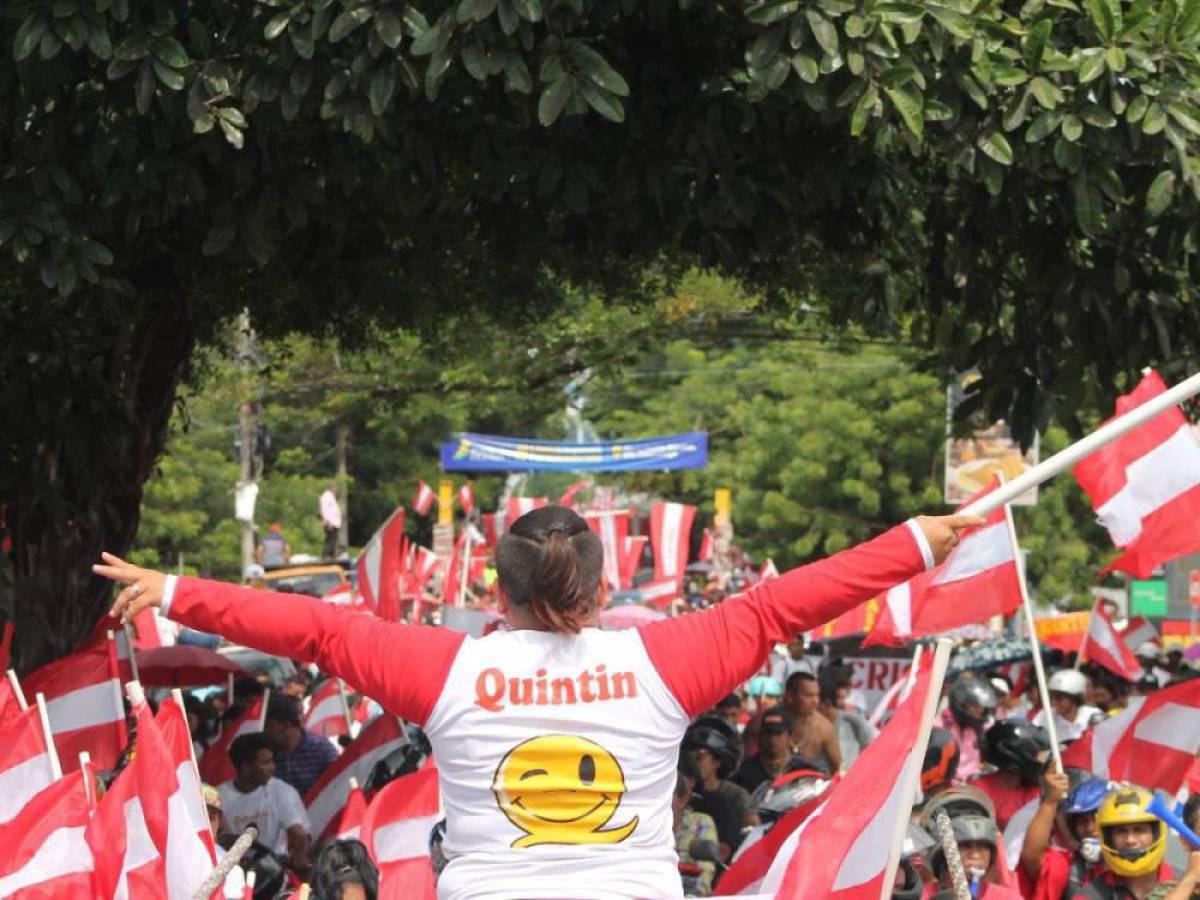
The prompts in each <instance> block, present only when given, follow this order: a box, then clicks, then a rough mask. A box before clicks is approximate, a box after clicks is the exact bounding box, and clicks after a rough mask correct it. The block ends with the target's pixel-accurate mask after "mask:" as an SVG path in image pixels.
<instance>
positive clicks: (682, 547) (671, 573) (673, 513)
mask: <svg viewBox="0 0 1200 900" xmlns="http://www.w3.org/2000/svg"><path fill="white" fill-rule="evenodd" d="M695 518H696V507H694V506H688V505H687V504H684V503H665V502H664V501H662V500H656V501H655V502H654V504H653V505H652V506H651V507H650V546H651V548H652V549H653V550H654V578H655V579H656V580H662V579H664V578H682V577H683V570H684V569H685V568H686V567H687V561H688V545H689V543H690V541H691V536H692V520H693V519H695Z"/></svg>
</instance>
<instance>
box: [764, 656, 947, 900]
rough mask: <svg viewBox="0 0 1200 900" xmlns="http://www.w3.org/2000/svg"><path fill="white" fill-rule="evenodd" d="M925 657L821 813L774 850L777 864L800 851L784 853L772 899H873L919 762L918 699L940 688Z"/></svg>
mask: <svg viewBox="0 0 1200 900" xmlns="http://www.w3.org/2000/svg"><path fill="white" fill-rule="evenodd" d="M933 657H934V654H932V653H927V654H925V655H924V658H923V659H922V660H921V664H920V667H919V669H918V671H917V677H916V680H915V681H914V683H913V687H912V691H911V692H910V693H909V695H908V698H907V699H905V700H904V702H903V703H901V704H900V706H899V708H898V709H897V710H896V714H895V715H894V716H892V718H891V720H890V721H889V722H888V724H887V725H886V726H884V728H883V730H882V731H881V732H880V733H879V736H878V737H876V738H875V740H873V741H872V742H871V743H870V744H868V745H867V748H866V749H865V750H864V751H863V752H862V755H860V756H859V757H858V759H857V760H855V761H854V765H852V766H851V767H850V770H849V771H848V772H846V774H845V775H844V776H843V777H842V780H841V781H840V782H839V783H838V785H837V786H836V787H835V788H834V789H833V790H831V791H829V792H828V793H827V794H826V798H827V800H826V802H825V803H824V804H823V805H822V807H821V808H820V809H819V810H817V811H816V812H814V813H813V814H812V815H811V816H810V817H809V818H808V820H807V821H806V822H805V823H804V824H803V826H802V827H801V828H799V829H797V830H796V831H795V832H793V834H792V836H791V838H789V840H788V841H787V844H786V845H785V847H784V848H782V849H781V850H780V856H781V857H782V856H783V855H784V853H785V852H788V851H789V849H790V846H791V845H798V846H802V848H803V849H802V851H801V852H799V853H791V854H790V858H789V859H788V862H787V868H786V871H785V872H784V874H783V878H782V885H780V886H779V889H778V893H777V894H776V897H777V898H779V900H799V898H802V897H822V898H829V900H835V898H836V900H860V898H861V900H868V898H869V900H878V898H879V896H880V894H881V893H882V891H883V887H884V883H885V880H886V878H887V875H888V872H887V868H888V865H887V864H888V856H889V853H890V849H891V846H892V840H893V837H894V835H895V834H896V831H897V828H898V826H899V825H900V824H901V823H906V822H907V821H908V818H909V814H910V813H911V812H912V799H913V798H912V797H911V796H908V795H907V794H906V790H907V789H909V788H915V786H916V779H915V777H910V776H915V775H918V774H919V772H920V770H921V763H922V762H923V761H924V756H925V744H926V742H927V740H928V734H927V733H923V732H922V726H923V724H924V723H923V722H922V716H923V712H924V709H925V699H926V697H927V695H928V694H929V692H930V691H931V690H934V691H940V688H941V686H940V684H939V685H934V684H933V681H934V679H933ZM938 680H939V681H940V680H941V679H940V677H939V679H938ZM927 730H928V729H927V728H926V732H927ZM775 872H777V870H776V869H774V868H773V869H772V872H770V873H768V876H767V879H766V881H765V882H764V885H763V887H764V888H767V887H773V885H771V881H772V877H771V876H772V874H774V873H775Z"/></svg>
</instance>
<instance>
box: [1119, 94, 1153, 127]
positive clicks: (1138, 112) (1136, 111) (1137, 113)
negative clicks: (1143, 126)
mask: <svg viewBox="0 0 1200 900" xmlns="http://www.w3.org/2000/svg"><path fill="white" fill-rule="evenodd" d="M1149 105H1150V98H1149V97H1147V96H1146V95H1145V94H1138V95H1137V96H1136V97H1134V98H1133V101H1132V102H1131V103H1130V104H1129V106H1127V107H1125V121H1126V122H1128V123H1129V124H1130V125H1134V124H1136V123H1137V122H1140V121H1141V118H1142V116H1144V115H1145V114H1146V107H1148V106H1149Z"/></svg>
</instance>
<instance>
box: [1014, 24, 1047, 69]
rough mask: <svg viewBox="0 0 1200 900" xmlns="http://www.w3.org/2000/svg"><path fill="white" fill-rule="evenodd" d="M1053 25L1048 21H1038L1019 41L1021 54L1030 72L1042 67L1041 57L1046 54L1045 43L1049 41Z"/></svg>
mask: <svg viewBox="0 0 1200 900" xmlns="http://www.w3.org/2000/svg"><path fill="white" fill-rule="evenodd" d="M1052 27H1053V25H1052V24H1051V22H1050V20H1049V19H1039V20H1038V21H1037V22H1034V23H1033V26H1032V27H1031V28H1030V29H1029V33H1028V34H1026V35H1025V37H1024V38H1023V39H1022V40H1021V53H1022V55H1023V56H1024V57H1025V65H1026V66H1027V67H1028V68H1029V69H1030V71H1037V69H1039V68H1040V67H1041V65H1042V56H1043V54H1044V53H1045V52H1046V43H1047V42H1048V41H1049V40H1050V31H1051V28H1052Z"/></svg>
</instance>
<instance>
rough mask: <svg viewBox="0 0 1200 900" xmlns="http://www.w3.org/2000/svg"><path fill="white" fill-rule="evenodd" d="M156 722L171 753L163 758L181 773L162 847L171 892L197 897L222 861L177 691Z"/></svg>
mask: <svg viewBox="0 0 1200 900" xmlns="http://www.w3.org/2000/svg"><path fill="white" fill-rule="evenodd" d="M154 726H155V728H156V729H157V730H158V732H159V736H160V739H161V741H162V748H161V749H162V750H164V751H165V752H166V754H167V757H166V758H164V759H163V764H164V765H166V766H170V767H172V769H173V771H174V775H175V789H174V791H173V792H172V793H171V794H170V795H169V796H168V798H167V833H166V835H165V841H166V843H165V845H163V846H162V847H160V848H159V852H160V854H161V855H162V857H163V861H164V863H165V866H164V868H165V870H166V878H167V897H168V898H170V900H191V897H192V896H193V895H194V894H195V892H196V889H197V888H198V887H200V885H201V884H203V883H204V879H205V878H207V877H208V876H209V873H210V872H212V870H213V867H214V866H215V865H216V864H217V856H216V849H215V848H216V845H215V844H214V842H213V836H212V830H211V828H210V826H209V822H208V808H207V806H206V805H205V802H204V796H203V795H202V794H201V792H200V778H199V776H198V775H197V773H196V764H195V762H193V761H192V735H191V732H190V730H189V729H188V724H187V713H186V712H185V711H184V709H183V707H182V706H180V705H179V704H178V703H177V702H176V700H175V697H173V696H172V697H168V698H167V699H166V700H164V701H163V703H162V705H161V706H160V707H159V708H158V713H157V714H156V715H155V717H154ZM140 740H141V738H140V733H139V742H140ZM138 752H139V753H140V752H141V750H140V744H139V751H138ZM167 781H168V783H169V781H170V779H169V777H168V779H167Z"/></svg>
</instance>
